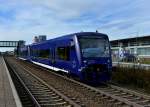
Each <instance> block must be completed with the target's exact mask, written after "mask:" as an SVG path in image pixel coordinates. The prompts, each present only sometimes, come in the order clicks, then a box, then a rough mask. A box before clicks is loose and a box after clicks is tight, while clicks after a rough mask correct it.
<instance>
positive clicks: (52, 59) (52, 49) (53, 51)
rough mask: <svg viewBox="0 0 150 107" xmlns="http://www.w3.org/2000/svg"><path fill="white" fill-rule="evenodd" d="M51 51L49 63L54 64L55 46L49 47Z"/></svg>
mask: <svg viewBox="0 0 150 107" xmlns="http://www.w3.org/2000/svg"><path fill="white" fill-rule="evenodd" d="M50 51H51V65H52V66H55V63H56V59H55V47H53V48H50Z"/></svg>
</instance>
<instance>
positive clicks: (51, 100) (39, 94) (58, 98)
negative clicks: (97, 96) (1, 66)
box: [7, 62, 81, 107]
mask: <svg viewBox="0 0 150 107" xmlns="http://www.w3.org/2000/svg"><path fill="white" fill-rule="evenodd" d="M7 64H8V66H9V67H11V72H14V74H15V76H17V78H18V80H19V81H20V82H21V85H22V86H24V88H25V89H26V92H27V93H28V94H27V93H24V92H23V93H24V96H22V95H21V96H22V97H21V101H23V102H22V103H23V106H24V107H81V106H80V105H78V104H77V103H75V102H73V101H71V100H70V99H69V98H67V97H66V96H64V95H63V94H61V93H60V92H58V91H57V90H56V89H54V88H53V87H50V86H49V85H47V84H46V83H45V82H44V81H42V80H41V79H40V78H38V77H37V76H35V75H33V74H32V73H30V72H28V71H26V70H23V69H20V70H18V71H17V70H16V69H15V67H12V63H10V62H7ZM16 66H17V67H18V68H20V67H19V65H16ZM17 85H20V84H17ZM19 87H20V86H19ZM21 89H22V88H21ZM19 94H20V93H19ZM29 96H30V98H31V99H32V101H31V100H29V99H28V101H25V99H26V98H28V97H29ZM23 97H26V98H23ZM22 98H23V99H22ZM29 101H30V104H27V102H29ZM31 102H32V103H33V104H32V103H31Z"/></svg>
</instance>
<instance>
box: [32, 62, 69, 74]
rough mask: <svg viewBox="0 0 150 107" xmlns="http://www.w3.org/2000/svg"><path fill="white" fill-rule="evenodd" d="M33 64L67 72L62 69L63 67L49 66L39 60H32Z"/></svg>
mask: <svg viewBox="0 0 150 107" xmlns="http://www.w3.org/2000/svg"><path fill="white" fill-rule="evenodd" d="M32 62H33V63H34V64H37V65H40V66H42V67H45V68H48V69H52V70H54V71H63V72H66V73H68V71H66V70H64V69H60V68H56V67H53V66H49V65H45V64H42V63H39V62H35V61H32Z"/></svg>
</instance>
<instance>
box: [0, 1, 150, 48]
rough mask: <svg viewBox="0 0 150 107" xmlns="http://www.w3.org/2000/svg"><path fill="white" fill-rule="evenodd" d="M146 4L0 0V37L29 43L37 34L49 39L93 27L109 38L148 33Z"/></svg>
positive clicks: (143, 2)
mask: <svg viewBox="0 0 150 107" xmlns="http://www.w3.org/2000/svg"><path fill="white" fill-rule="evenodd" d="M149 4H150V0H0V40H25V41H27V43H32V40H33V37H34V36H37V35H47V38H48V39H51V38H54V37H58V36H61V35H64V34H69V33H74V32H80V31H95V30H96V29H98V31H99V32H101V33H106V34H108V35H109V38H110V40H114V39H120V38H127V37H133V36H136V35H139V36H142V35H148V34H150V15H149V14H150V12H149V11H150V6H149ZM0 50H1V49H0ZM3 50H4V48H3Z"/></svg>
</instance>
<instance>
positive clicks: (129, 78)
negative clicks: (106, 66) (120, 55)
mask: <svg viewBox="0 0 150 107" xmlns="http://www.w3.org/2000/svg"><path fill="white" fill-rule="evenodd" d="M112 82H115V83H118V84H122V85H129V86H133V87H136V88H142V89H144V90H145V91H147V92H150V70H143V69H137V68H123V67H116V68H113V73H112Z"/></svg>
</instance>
